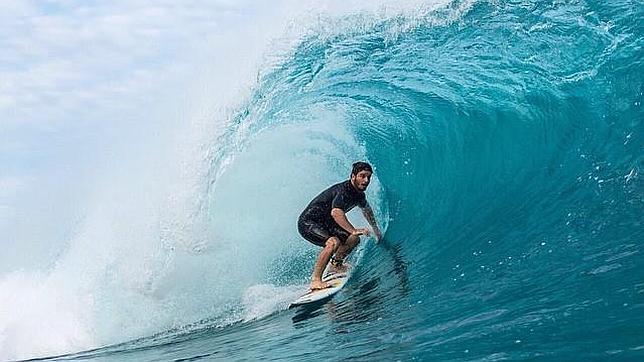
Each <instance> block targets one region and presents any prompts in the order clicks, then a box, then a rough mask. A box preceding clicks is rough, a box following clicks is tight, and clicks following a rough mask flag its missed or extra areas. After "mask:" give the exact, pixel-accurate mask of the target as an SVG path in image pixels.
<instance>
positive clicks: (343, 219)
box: [331, 207, 369, 235]
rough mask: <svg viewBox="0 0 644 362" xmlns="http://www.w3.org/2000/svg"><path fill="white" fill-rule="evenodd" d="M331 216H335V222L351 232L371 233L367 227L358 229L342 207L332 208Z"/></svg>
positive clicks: (359, 233)
mask: <svg viewBox="0 0 644 362" xmlns="http://www.w3.org/2000/svg"><path fill="white" fill-rule="evenodd" d="M331 217H333V220H335V222H336V223H338V225H340V227H342V228H343V229H344V230H346V231H347V232H348V233H349V234H358V235H367V234H368V233H369V231H368V230H366V229H356V228H355V227H354V226H353V225H351V223H350V222H349V219H347V215H346V214H345V213H344V211H343V210H342V209H340V208H337V207H334V208H333V209H331Z"/></svg>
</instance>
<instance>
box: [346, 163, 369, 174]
mask: <svg viewBox="0 0 644 362" xmlns="http://www.w3.org/2000/svg"><path fill="white" fill-rule="evenodd" d="M360 171H369V172H371V173H373V169H372V168H371V165H370V164H368V163H366V162H362V161H358V162H356V163H354V164H353V169H352V170H351V174H352V175H357V174H358V172H360Z"/></svg>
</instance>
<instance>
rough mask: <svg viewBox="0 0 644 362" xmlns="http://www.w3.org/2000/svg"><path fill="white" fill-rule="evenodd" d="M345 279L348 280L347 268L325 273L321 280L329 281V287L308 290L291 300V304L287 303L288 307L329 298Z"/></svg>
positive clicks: (345, 281) (343, 283)
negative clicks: (342, 271)
mask: <svg viewBox="0 0 644 362" xmlns="http://www.w3.org/2000/svg"><path fill="white" fill-rule="evenodd" d="M347 280H349V270H347V271H346V272H344V273H337V274H336V273H332V274H327V275H326V276H325V277H324V278H322V281H324V282H327V283H329V284H330V285H331V286H330V287H329V288H324V289H319V290H309V291H308V292H307V293H306V294H304V295H302V296H301V297H299V298H297V299H296V300H295V301H294V302H292V303H291V305H289V308H293V307H297V306H299V305H305V304H309V303H314V302H317V301H320V300H323V299H327V298H331V297H332V296H333V295H334V294H335V293H337V292H339V291H340V289H342V287H344V285H345V284H347Z"/></svg>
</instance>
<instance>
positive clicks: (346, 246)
mask: <svg viewBox="0 0 644 362" xmlns="http://www.w3.org/2000/svg"><path fill="white" fill-rule="evenodd" d="M359 243H360V235H349V236H348V237H347V241H346V242H344V243H343V244H340V246H339V247H338V251H337V252H336V253H335V256H334V259H336V260H344V259H345V258H346V257H347V256H348V255H349V254H351V252H352V251H353V249H354V248H355V247H356V245H358V244H359ZM333 270H334V271H335V272H344V271H346V267H344V268H342V267H334V268H333Z"/></svg>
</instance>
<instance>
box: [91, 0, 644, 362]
mask: <svg viewBox="0 0 644 362" xmlns="http://www.w3.org/2000/svg"><path fill="white" fill-rule="evenodd" d="M642 15H643V9H642V7H641V6H638V5H634V4H633V3H632V2H629V1H617V2H612V3H611V4H604V3H601V2H595V1H584V2H572V3H566V4H564V3H552V2H502V3H500V4H499V3H487V2H480V3H469V2H459V1H456V2H453V3H450V4H448V5H446V6H442V7H439V8H438V9H433V10H432V11H430V12H427V13H424V14H422V16H412V15H410V14H399V15H398V16H392V17H385V18H384V19H376V20H374V19H371V18H365V16H364V15H350V16H344V17H340V18H332V19H324V21H322V23H326V24H328V23H329V22H331V23H332V24H334V25H333V26H331V27H328V26H327V27H323V28H322V27H318V28H315V31H311V32H308V33H307V34H305V35H304V36H302V37H301V39H299V40H298V42H297V44H296V46H295V47H294V48H293V49H290V50H289V51H288V52H287V53H286V54H284V55H283V57H282V58H280V61H279V62H276V64H274V65H273V66H271V67H270V68H267V69H265V70H264V71H263V72H262V74H261V78H260V79H259V82H258V85H257V87H256V88H255V89H254V91H253V94H252V96H251V97H250V99H249V100H248V102H247V103H246V104H244V105H243V106H242V107H241V108H240V110H239V111H238V112H237V113H236V117H234V122H232V124H231V125H230V128H229V129H228V130H227V131H226V132H224V134H223V136H222V137H221V138H220V139H219V142H220V143H219V144H218V146H217V147H218V148H217V149H216V150H214V151H213V154H212V155H211V157H210V160H211V163H210V173H209V175H210V176H209V177H210V178H209V180H208V182H209V187H208V188H207V190H206V191H205V193H204V195H206V196H205V200H206V201H204V204H203V207H202V210H203V213H204V215H205V216H204V218H205V220H206V221H207V224H208V225H209V227H208V228H207V230H206V231H204V232H207V233H210V234H212V235H216V236H217V237H216V238H213V239H212V240H217V242H215V241H212V240H210V241H208V240H206V241H204V244H203V245H201V246H202V247H203V248H204V250H213V249H216V250H217V253H212V254H208V253H206V254H207V255H212V258H206V259H205V260H203V261H201V262H200V263H201V264H204V265H205V264H207V263H210V262H213V263H217V262H219V261H220V263H221V264H220V265H222V266H221V270H220V269H218V270H219V272H221V274H222V275H226V276H225V277H224V279H225V280H226V281H227V283H232V284H235V283H236V284H237V286H238V287H239V290H238V293H233V294H231V295H228V296H227V297H226V298H224V299H225V302H226V303H223V305H226V306H227V307H226V308H224V309H223V312H222V311H212V314H211V315H216V316H217V317H213V318H212V319H211V320H210V321H209V322H206V323H205V324H200V325H198V326H196V327H195V328H189V329H187V330H183V331H178V332H177V331H176V330H175V331H173V332H171V333H165V334H161V335H157V336H155V337H150V338H145V339H143V340H138V341H134V342H128V343H125V344H122V345H117V346H113V347H109V348H106V349H102V350H99V351H97V352H89V353H86V354H81V356H85V357H96V356H99V355H101V354H103V355H108V356H113V357H118V358H126V357H131V356H136V357H135V358H136V359H138V360H145V359H155V358H159V357H160V356H163V358H166V359H169V358H188V357H195V356H202V357H213V358H234V359H242V358H251V359H256V358H269V357H270V358H276V357H281V358H292V359H297V358H313V357H315V358H321V359H322V358H337V357H338V356H341V358H345V357H346V358H350V357H354V358H362V359H370V360H381V359H387V360H393V359H400V358H402V359H412V358H414V357H415V358H420V359H437V360H451V359H454V360H471V359H472V360H479V359H490V360H497V359H533V358H538V357H542V358H547V359H557V360H566V359H593V358H597V359H602V358H606V357H608V356H612V355H618V356H621V357H622V358H635V357H636V356H640V357H641V356H642V351H644V346H642V340H641V332H640V331H641V328H642V326H643V325H644V317H642V316H644V313H642V310H641V309H642V305H643V304H642V295H643V293H644V279H643V277H642V275H643V273H642V271H643V268H644V263H643V261H644V260H643V257H642V251H641V241H642V240H644V229H643V228H642V224H641V223H642V216H641V215H644V193H643V192H642V190H644V188H643V186H644V185H643V184H642V179H641V176H640V172H641V169H642V162H643V160H644V159H643V155H642V150H644V141H643V140H642V135H644V126H643V123H642V120H644V112H642V108H641V101H642V98H643V95H642V92H643V89H642V80H641V77H640V76H638V75H640V74H644V69H643V68H644V67H643V65H642V46H643V45H644V40H643V39H644V34H642V29H644V27H642V19H644V17H643V16H642ZM357 158H359V159H365V160H368V161H370V162H371V163H372V164H373V165H374V166H375V173H374V174H375V176H376V177H377V180H374V183H373V184H372V186H370V190H369V191H370V194H368V197H369V198H370V199H372V200H374V204H375V205H376V209H377V213H378V217H379V219H380V221H381V223H383V224H384V225H385V226H386V234H385V240H384V241H383V242H382V243H381V244H379V245H375V244H374V243H372V242H369V241H367V242H364V243H363V244H362V249H361V251H360V253H361V254H360V258H359V263H358V265H357V267H356V270H355V274H354V276H353V277H352V279H351V280H350V282H349V283H348V284H347V286H346V288H345V291H344V292H343V293H341V294H340V295H338V297H337V298H335V299H334V301H333V302H330V303H329V304H327V305H325V306H324V307H322V308H320V309H314V310H308V311H304V312H302V311H300V312H293V311H289V312H285V311H283V312H280V313H277V314H275V312H276V311H280V310H282V309H283V308H284V307H285V305H287V303H288V301H289V298H291V297H292V296H293V295H295V294H297V286H298V285H299V284H302V283H305V282H306V279H307V277H308V273H309V272H310V270H309V269H310V267H311V265H312V263H313V260H314V258H315V256H316V254H315V253H316V251H317V250H316V249H314V248H310V247H309V246H308V245H307V244H306V243H305V242H304V241H302V240H301V239H300V238H299V237H298V236H297V234H296V231H295V228H294V225H295V224H294V223H295V220H296V218H297V214H298V213H299V212H300V211H301V208H302V207H303V206H304V205H306V202H308V199H309V198H310V196H312V195H315V193H316V192H318V191H319V190H320V189H321V187H323V186H325V185H329V184H331V183H333V182H337V180H339V179H342V178H344V177H347V173H348V172H347V170H348V168H347V167H348V165H350V163H351V162H352V161H354V160H355V159H357ZM294 190H296V191H294ZM276 203H278V204H279V206H278V207H276V206H275V205H276ZM249 206H252V207H251V208H250V209H249ZM231 220H233V221H234V222H230V221H231ZM356 222H360V221H359V220H358V219H356ZM240 225H254V226H253V227H248V228H240ZM249 240H250V242H249ZM219 241H221V242H219ZM223 241H225V242H223ZM199 255H201V254H199ZM192 257H193V256H190V257H186V258H192ZM201 264H199V265H201ZM192 265H193V268H194V270H195V271H199V270H202V268H201V267H199V266H195V264H192ZM203 268H205V266H203ZM235 270H242V271H243V272H242V273H241V274H242V275H243V276H242V277H240V273H236V272H235ZM183 271H184V272H185V274H178V276H177V275H175V276H174V277H175V278H180V277H182V276H183V277H185V278H188V279H190V278H191V275H192V274H191V270H190V269H189V268H188V269H184V270H183ZM208 276H209V277H211V276H213V275H212V274H208ZM204 282H205V281H204ZM197 284H198V283H197ZM216 285H217V286H219V287H221V285H222V284H216ZM210 292H212V293H217V291H216V290H210ZM278 295H280V296H281V297H278ZM208 301H209V300H208V298H205V299H204V305H205V303H207V302H208ZM235 313H237V314H235ZM225 315H235V316H236V317H235V318H233V321H240V320H241V321H247V323H239V324H233V325H228V326H225V327H221V326H222V325H223V324H226V323H221V321H222V320H223V319H222V318H223V316H225ZM267 315H268V317H266V316H267ZM258 318H259V320H255V319H258ZM250 320H253V321H250ZM217 326H219V327H217ZM589 331H593V332H592V333H589ZM374 341H375V342H374ZM142 345H143V346H145V348H143V347H141V346H142ZM137 348H140V349H138V350H137Z"/></svg>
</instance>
